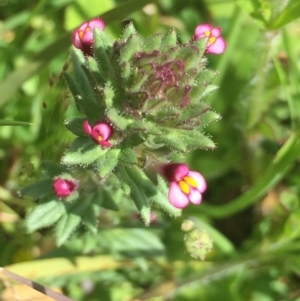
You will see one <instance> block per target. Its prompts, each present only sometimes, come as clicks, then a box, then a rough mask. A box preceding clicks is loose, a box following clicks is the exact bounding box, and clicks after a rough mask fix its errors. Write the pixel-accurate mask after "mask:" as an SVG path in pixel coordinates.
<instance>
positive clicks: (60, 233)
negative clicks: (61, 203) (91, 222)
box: [55, 214, 81, 246]
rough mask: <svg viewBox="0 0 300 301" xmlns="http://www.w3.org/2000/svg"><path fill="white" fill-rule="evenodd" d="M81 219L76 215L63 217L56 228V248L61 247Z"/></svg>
mask: <svg viewBox="0 0 300 301" xmlns="http://www.w3.org/2000/svg"><path fill="white" fill-rule="evenodd" d="M80 221H81V218H80V216H79V215H76V214H67V215H64V216H63V217H62V218H61V219H60V220H59V222H58V223H57V226H56V231H55V237H56V243H57V246H61V245H62V244H63V243H64V242H65V241H66V240H67V239H68V238H69V237H70V235H71V234H72V233H73V232H74V231H75V229H76V228H77V226H78V225H79V224H80Z"/></svg>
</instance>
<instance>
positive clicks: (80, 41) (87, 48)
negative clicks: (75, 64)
mask: <svg viewBox="0 0 300 301" xmlns="http://www.w3.org/2000/svg"><path fill="white" fill-rule="evenodd" d="M95 27H98V28H100V29H101V30H104V28H105V23H104V21H103V20H101V19H99V18H95V19H92V20H91V21H89V22H84V23H83V24H81V25H80V27H79V28H77V29H76V30H75V31H74V32H73V45H74V46H75V47H76V48H78V49H81V50H82V51H83V53H84V54H85V55H90V56H91V55H92V54H93V46H94V36H93V29H94V28H95Z"/></svg>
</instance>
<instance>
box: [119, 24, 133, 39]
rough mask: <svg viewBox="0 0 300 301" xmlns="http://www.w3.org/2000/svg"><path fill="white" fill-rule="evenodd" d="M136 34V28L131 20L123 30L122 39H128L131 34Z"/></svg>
mask: <svg viewBox="0 0 300 301" xmlns="http://www.w3.org/2000/svg"><path fill="white" fill-rule="evenodd" d="M134 34H136V30H135V28H134V25H133V23H132V22H130V23H129V24H128V25H127V26H126V27H125V29H124V30H123V34H122V39H123V40H127V39H128V38H129V37H130V36H131V35H134Z"/></svg>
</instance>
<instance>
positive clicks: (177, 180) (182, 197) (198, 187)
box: [162, 163, 206, 209]
mask: <svg viewBox="0 0 300 301" xmlns="http://www.w3.org/2000/svg"><path fill="white" fill-rule="evenodd" d="M162 173H163V175H164V176H165V178H166V179H167V180H168V182H169V183H170V188H169V195H168V197H169V201H170V203H171V204H172V205H173V206H174V207H176V208H179V209H182V208H185V207H186V206H187V205H188V204H189V203H190V202H191V203H193V204H195V205H199V204H200V203H201V201H202V193H203V192H204V191H205V190H206V182H205V179H204V177H203V176H202V175H201V174H200V173H199V172H196V171H191V170H189V167H188V166H187V165H186V164H183V163H174V164H167V165H164V166H163V167H162Z"/></svg>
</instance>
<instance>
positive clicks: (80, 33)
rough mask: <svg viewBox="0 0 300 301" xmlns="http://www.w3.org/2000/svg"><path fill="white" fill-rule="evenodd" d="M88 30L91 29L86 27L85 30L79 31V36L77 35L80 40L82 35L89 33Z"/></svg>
mask: <svg viewBox="0 0 300 301" xmlns="http://www.w3.org/2000/svg"><path fill="white" fill-rule="evenodd" d="M90 30H91V29H90V28H89V27H87V28H86V29H85V30H80V31H79V34H78V35H79V38H80V39H82V37H83V35H84V33H85V32H88V31H90Z"/></svg>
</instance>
